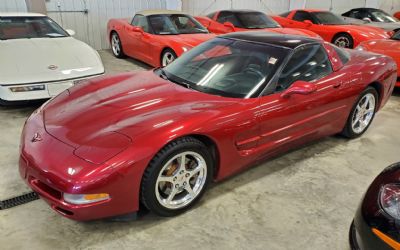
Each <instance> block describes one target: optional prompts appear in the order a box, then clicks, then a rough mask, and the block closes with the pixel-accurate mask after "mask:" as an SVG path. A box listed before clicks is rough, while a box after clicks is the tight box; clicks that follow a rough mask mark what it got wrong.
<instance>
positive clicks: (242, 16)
mask: <svg viewBox="0 0 400 250" xmlns="http://www.w3.org/2000/svg"><path fill="white" fill-rule="evenodd" d="M236 17H237V19H238V21H239V26H237V27H239V28H245V29H265V28H279V27H280V26H279V24H278V23H277V22H275V20H273V19H272V18H270V17H268V16H267V15H265V14H264V13H260V12H239V13H236Z"/></svg>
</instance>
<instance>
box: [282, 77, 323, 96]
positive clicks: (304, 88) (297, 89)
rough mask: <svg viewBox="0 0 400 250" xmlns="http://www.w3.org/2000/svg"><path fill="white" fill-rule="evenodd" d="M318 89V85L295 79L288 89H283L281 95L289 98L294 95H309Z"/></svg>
mask: <svg viewBox="0 0 400 250" xmlns="http://www.w3.org/2000/svg"><path fill="white" fill-rule="evenodd" d="M315 91H317V86H316V85H315V84H313V83H309V82H306V81H295V82H294V83H293V84H292V85H291V86H290V87H289V88H288V89H287V90H285V91H283V93H282V94H281V97H283V98H289V97H291V96H292V95H296V94H297V95H309V94H311V93H314V92H315Z"/></svg>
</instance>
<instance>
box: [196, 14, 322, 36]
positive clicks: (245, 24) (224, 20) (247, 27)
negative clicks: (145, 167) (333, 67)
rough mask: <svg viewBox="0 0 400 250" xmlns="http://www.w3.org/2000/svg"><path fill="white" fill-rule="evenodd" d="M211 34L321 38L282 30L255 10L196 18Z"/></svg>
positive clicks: (308, 33) (311, 34)
mask: <svg viewBox="0 0 400 250" xmlns="http://www.w3.org/2000/svg"><path fill="white" fill-rule="evenodd" d="M195 18H196V19H197V20H198V21H199V22H200V23H201V24H202V25H204V26H205V27H206V28H207V29H208V30H209V31H210V32H212V33H215V34H226V33H230V32H237V31H255V30H264V31H268V32H274V33H281V34H290V35H303V36H309V37H316V38H319V37H320V36H319V35H317V34H315V33H314V32H312V31H308V30H305V29H287V28H282V27H281V26H280V25H279V24H278V23H277V22H276V21H274V19H272V18H270V17H269V16H267V15H266V14H264V13H262V12H259V11H253V10H221V11H217V12H213V13H211V14H209V15H207V16H206V17H202V16H197V17H195Z"/></svg>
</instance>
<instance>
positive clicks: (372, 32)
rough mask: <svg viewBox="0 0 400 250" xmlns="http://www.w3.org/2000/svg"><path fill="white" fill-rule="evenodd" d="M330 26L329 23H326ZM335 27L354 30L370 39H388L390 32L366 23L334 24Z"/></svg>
mask: <svg viewBox="0 0 400 250" xmlns="http://www.w3.org/2000/svg"><path fill="white" fill-rule="evenodd" d="M326 26H328V25H326ZM334 26H335V28H337V29H339V30H343V31H349V32H354V33H358V34H361V35H362V36H365V37H366V38H368V39H386V38H389V34H388V33H387V32H386V31H384V30H382V29H380V28H376V27H372V26H366V25H352V24H348V25H334Z"/></svg>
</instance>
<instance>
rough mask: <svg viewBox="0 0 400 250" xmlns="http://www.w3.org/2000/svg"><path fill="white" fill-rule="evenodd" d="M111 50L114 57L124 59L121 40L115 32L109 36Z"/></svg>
mask: <svg viewBox="0 0 400 250" xmlns="http://www.w3.org/2000/svg"><path fill="white" fill-rule="evenodd" d="M111 50H112V52H113V54H114V56H115V57H117V58H124V57H125V54H124V51H123V49H122V43H121V39H120V38H119V36H118V34H117V32H113V33H112V34H111Z"/></svg>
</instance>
